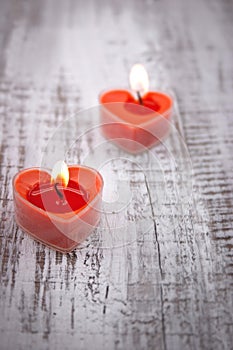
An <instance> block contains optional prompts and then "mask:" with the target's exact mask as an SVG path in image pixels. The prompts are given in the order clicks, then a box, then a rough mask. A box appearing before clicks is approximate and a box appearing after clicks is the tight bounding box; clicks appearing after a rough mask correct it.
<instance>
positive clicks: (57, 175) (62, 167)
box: [51, 160, 69, 187]
mask: <svg viewBox="0 0 233 350" xmlns="http://www.w3.org/2000/svg"><path fill="white" fill-rule="evenodd" d="M51 182H52V183H59V184H62V186H64V187H67V185H68V182H69V169H68V166H67V165H66V163H65V162H64V161H63V160H59V161H58V162H57V163H56V164H55V165H54V167H53V170H52V174H51Z"/></svg>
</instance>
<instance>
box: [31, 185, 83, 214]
mask: <svg viewBox="0 0 233 350" xmlns="http://www.w3.org/2000/svg"><path fill="white" fill-rule="evenodd" d="M57 189H58V190H59V192H60V194H61V195H62V198H60V197H59V195H58V194H57V192H56V190H55V187H54V184H51V182H49V183H44V184H41V183H40V182H38V183H36V184H35V185H34V186H33V187H32V189H31V190H30V191H29V192H28V194H27V199H28V200H29V202H31V203H32V204H34V205H35V206H37V207H38V208H41V209H43V210H46V211H49V212H51V213H68V212H70V211H76V210H78V209H81V208H83V207H84V206H85V205H86V204H87V202H88V198H89V194H88V192H86V191H85V190H84V188H82V186H80V185H79V184H78V183H77V182H75V181H72V180H70V181H69V182H68V185H67V187H64V186H62V185H57Z"/></svg>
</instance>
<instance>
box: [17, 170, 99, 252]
mask: <svg viewBox="0 0 233 350" xmlns="http://www.w3.org/2000/svg"><path fill="white" fill-rule="evenodd" d="M69 176H70V180H69V183H68V186H67V188H66V189H65V188H63V187H62V186H60V185H59V186H58V189H59V191H60V192H61V193H62V195H63V198H62V199H60V197H58V196H57V193H56V191H55V189H54V186H53V185H51V176H50V174H49V173H48V172H47V171H46V170H42V169H39V168H31V169H26V170H23V171H20V172H19V173H18V174H16V175H15V177H14V180H13V190H14V205H15V217H16V221H17V223H18V224H19V226H21V227H22V228H23V230H25V231H26V232H28V233H29V234H30V235H31V236H33V237H34V238H35V239H36V240H38V241H41V242H42V243H44V244H46V245H47V246H49V247H52V248H54V249H56V250H58V251H61V252H70V251H72V250H73V249H74V248H76V247H77V246H78V245H79V244H80V243H81V242H83V241H84V240H85V239H86V238H87V237H88V236H89V234H90V233H91V232H92V231H93V229H94V228H95V227H96V225H97V224H98V222H99V220H100V213H101V212H100V207H101V202H102V197H101V196H102V189H103V179H102V177H101V175H100V174H99V173H98V172H97V171H96V170H94V169H91V168H88V167H81V166H70V167H69ZM43 190H44V192H43ZM59 201H63V202H62V203H60V202H59ZM56 202H57V203H56ZM64 203H65V204H64ZM60 205H61V206H62V205H64V208H63V209H61V208H60ZM48 209H49V210H48Z"/></svg>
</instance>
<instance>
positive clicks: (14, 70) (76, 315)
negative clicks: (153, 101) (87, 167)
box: [0, 0, 233, 350]
mask: <svg viewBox="0 0 233 350" xmlns="http://www.w3.org/2000/svg"><path fill="white" fill-rule="evenodd" d="M0 3H1V4H0V48H1V50H0V52H1V56H0V116H1V117H0V126H1V128H0V144H1V153H0V165H1V167H0V184H1V187H0V190H1V195H0V200H1V207H0V214H1V223H0V225H1V229H0V242H1V243H0V244H1V246H0V247H1V256H0V259H1V270H0V271H1V272H0V274H1V291H0V331H1V335H0V349H1V350H5V349H10V350H12V349H15V350H16V349H18V350H21V349H57V350H60V349H61V350H65V349H108V350H109V349H124V350H125V349H127V350H128V349H153V350H154V349H161V350H186V349H187V350H190V349H201V350H207V349H208V350H210V349H213V350H223V349H224V350H230V349H233V278H232V277H233V260H232V259H233V230H232V220H233V215H232V207H233V195H232V193H233V176H232V170H233V159H232V158H233V156H232V154H233V153H232V143H233V138H232V136H233V99H232V96H233V80H232V78H233V56H232V48H233V40H232V37H233V25H232V18H233V2H232V1H227V0H224V1H220V0H219V1H217V0H213V1H208V0H202V1H201V0H197V1H185V0H175V1H174V0H173V1H172V0H170V1H169V0H164V1H152V0H147V1H143V0H137V1H106V0H103V1H98V2H97V1H94V0H93V1H85V2H82V1H74V0H68V1H62V0H57V1H51V0H50V1H44V0H42V1H33V2H32V1H31V2H29V1H16V0H2V1H1V2H0ZM135 62H141V63H143V64H144V65H145V66H146V68H147V69H148V72H149V75H150V78H151V87H152V88H153V89H156V88H159V89H161V90H169V91H173V93H174V94H175V95H176V97H177V102H178V107H179V111H178V109H176V113H175V116H174V125H175V126H176V128H177V130H178V131H179V133H180V134H181V135H183V139H184V141H185V143H186V145H187V147H188V151H189V154H190V157H191V161H192V164H191V165H190V164H189V165H188V168H187V169H188V171H189V170H190V166H191V170H192V171H193V176H192V177H190V179H187V178H186V179H185V181H187V180H188V181H187V186H189V185H190V183H191V184H192V185H193V188H192V189H191V192H190V188H189V187H187V188H188V190H187V193H186V197H185V198H186V199H187V196H188V201H187V203H186V202H185V201H184V202H182V200H181V199H182V197H181V198H178V202H177V203H175V204H174V203H173V202H172V200H171V198H172V195H171V196H170V197H169V198H170V201H167V202H166V198H165V197H163V198H162V199H161V196H162V195H163V191H164V186H165V185H166V182H163V183H160V182H159V181H160V177H159V176H158V177H157V170H158V168H157V167H156V166H155V167H153V166H152V173H151V179H150V181H149V184H148V183H147V181H146V178H145V177H143V176H142V175H143V172H141V171H139V170H138V167H137V165H135V164H133V163H132V161H131V158H127V157H126V158H127V159H128V160H127V161H126V163H127V164H126V165H127V166H126V169H127V176H129V180H130V181H129V182H130V186H131V187H130V189H132V188H134V189H136V191H137V193H138V198H139V199H140V200H141V202H140V201H139V202H136V206H135V208H134V211H133V212H131V213H129V216H128V217H127V220H128V221H130V219H131V218H132V220H133V218H135V216H136V215H137V214H138V213H139V212H140V210H141V209H142V208H143V204H144V202H143V200H142V199H143V198H144V200H145V203H148V201H149V206H148V207H147V209H148V210H149V212H148V210H147V211H145V213H146V215H147V221H146V225H149V226H146V227H147V228H149V229H148V230H146V229H145V226H143V225H141V223H139V224H137V225H135V227H134V228H135V231H134V233H133V234H132V230H133V228H132V227H133V225H132V226H126V229H125V231H121V230H119V232H118V234H119V235H120V236H119V237H120V239H123V238H124V237H126V241H127V242H125V243H128V244H118V245H117V244H116V242H117V240H114V239H115V238H114V237H112V236H109V235H108V234H107V233H106V232H104V234H103V230H102V229H101V228H102V227H105V226H104V225H106V222H104V220H105V219H104V218H103V220H102V223H101V224H100V227H99V228H98V229H97V230H96V232H95V233H94V235H93V236H92V238H90V240H89V241H88V242H87V243H86V244H84V246H83V247H82V249H77V250H75V251H74V252H73V253H70V254H67V255H62V254H60V253H56V252H55V251H53V250H50V249H48V248H45V247H44V246H43V245H42V244H39V243H36V242H35V241H33V240H32V239H31V238H30V237H29V236H28V235H26V234H25V233H24V232H22V231H21V230H20V229H19V228H18V227H17V225H16V224H15V222H14V210H13V200H12V188H11V181H12V178H13V176H14V175H15V173H16V172H17V171H19V170H20V169H23V168H26V167H31V166H40V165H41V164H42V161H43V159H44V155H45V147H46V145H47V142H48V141H49V140H50V139H51V137H52V135H53V133H54V131H55V129H56V128H57V127H58V126H59V125H61V123H62V122H63V121H64V119H66V118H67V117H70V116H72V115H77V113H78V111H80V110H84V109H87V108H90V107H93V106H96V105H98V95H99V93H100V91H102V90H104V89H108V88H114V87H122V88H127V84H128V72H129V70H130V68H131V65H132V64H134V63H135ZM77 119H78V118H77ZM90 120H91V119H88V118H87V119H85V120H84V121H83V123H82V125H84V126H85V127H86V128H88V127H90V126H91V122H90ZM78 121H79V123H80V119H78ZM89 122H90V124H89ZM70 133H71V134H72V128H71V129H70ZM85 140H86V141H85ZM85 140H84V141H83V143H81V145H79V148H78V151H77V150H76V153H75V154H74V153H72V152H71V153H70V154H68V155H67V158H68V160H69V161H71V160H73V159H74V160H75V161H78V160H80V159H81V160H80V161H82V156H83V152H85V151H88V150H89V151H90V152H91V151H92V149H95V142H96V140H95V137H93V136H91V135H90V137H89V138H88V137H87V138H86V139H85ZM167 142H168V145H169V147H170V150H171V152H172V155H173V156H174V158H175V159H176V157H179V155H180V154H181V152H182V150H183V148H182V149H181V148H180V144H179V143H178V141H177V138H176V137H175V136H174V135H171V136H170V139H169V140H168V141H167ZM153 152H155V154H157V155H158V158H157V159H160V160H161V164H162V168H163V169H162V170H163V171H164V173H165V174H166V176H167V181H168V182H167V186H168V189H169V191H170V194H172V191H173V189H174V186H179V184H177V181H176V178H175V179H174V178H172V176H173V170H172V169H171V168H170V163H169V162H166V153H164V150H163V149H162V147H158V148H157V149H156V150H155V151H153ZM156 152H157V153H156ZM109 154H110V157H112V158H114V157H115V158H116V159H118V160H117V165H116V168H114V164H113V163H111V164H110V165H111V166H109V168H108V167H106V168H105V176H106V177H107V178H108V179H109V178H111V176H112V175H111V174H114V171H115V173H116V170H119V168H118V167H120V164H123V163H120V162H121V161H120V160H119V159H120V157H123V154H122V151H120V150H118V149H117V148H114V149H111V151H110V153H109ZM183 156H184V158H182V159H183V160H186V154H185V155H184V154H183ZM79 158H80V159H79ZM92 161H93V160H92ZM141 164H142V167H143V168H146V167H147V166H148V158H147V156H146V155H144V156H143V157H142V159H141ZM122 169H123V170H124V167H123V165H122ZM111 171H112V173H108V172H111ZM153 172H154V173H153ZM109 174H110V175H109ZM187 174H188V172H187ZM187 174H186V175H187ZM189 180H190V181H189ZM185 181H184V182H183V183H182V185H183V187H184V189H185V188H186V182H185ZM192 181H193V182H192ZM110 182H111V181H110ZM169 186H170V187H169ZM150 191H151V192H150ZM175 193H176V194H177V192H175ZM179 193H180V192H179V191H178V194H179ZM111 195H114V192H113V191H112V193H110V197H111ZM105 196H106V197H105V198H108V199H109V197H108V193H107V192H105ZM154 196H157V197H156V200H155V197H154ZM178 197H179V196H178ZM110 199H111V198H110ZM110 207H111V206H110ZM112 208H114V206H113V207H112ZM130 215H131V216H130ZM119 220H120V219H119ZM127 220H126V221H127ZM112 226H114V224H113V223H111V227H112ZM101 230H102V231H101ZM105 231H106V230H105ZM110 233H111V232H109V234H110ZM105 234H106V235H105ZM109 237H110V238H109ZM106 239H107V243H106ZM105 243H106V244H105ZM120 243H122V242H120Z"/></svg>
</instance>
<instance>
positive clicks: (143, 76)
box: [129, 63, 149, 94]
mask: <svg viewBox="0 0 233 350" xmlns="http://www.w3.org/2000/svg"><path fill="white" fill-rule="evenodd" d="M129 82H130V87H131V89H132V90H134V91H136V92H139V93H140V94H144V93H145V92H147V91H148V90H149V77H148V74H147V71H146V69H145V67H144V66H143V65H142V64H139V63H137V64H135V65H133V67H132V68H131V71H130V75H129Z"/></svg>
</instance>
